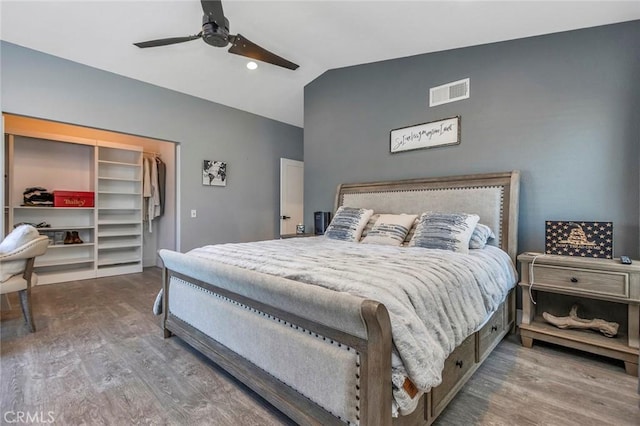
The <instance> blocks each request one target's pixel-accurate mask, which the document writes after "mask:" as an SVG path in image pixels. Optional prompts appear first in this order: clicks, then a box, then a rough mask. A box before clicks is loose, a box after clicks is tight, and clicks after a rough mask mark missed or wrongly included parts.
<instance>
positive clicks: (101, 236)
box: [98, 231, 142, 238]
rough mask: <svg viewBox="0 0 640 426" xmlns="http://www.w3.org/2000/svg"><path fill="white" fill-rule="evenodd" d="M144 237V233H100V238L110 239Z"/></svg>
mask: <svg viewBox="0 0 640 426" xmlns="http://www.w3.org/2000/svg"><path fill="white" fill-rule="evenodd" d="M140 235H142V232H136V233H133V232H125V231H122V232H98V238H109V237H139V236H140Z"/></svg>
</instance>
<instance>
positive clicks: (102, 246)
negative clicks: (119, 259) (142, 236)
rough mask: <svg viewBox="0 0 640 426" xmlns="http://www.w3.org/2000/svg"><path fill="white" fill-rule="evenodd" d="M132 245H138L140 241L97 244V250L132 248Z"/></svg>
mask: <svg viewBox="0 0 640 426" xmlns="http://www.w3.org/2000/svg"><path fill="white" fill-rule="evenodd" d="M134 247H140V243H139V242H131V243H110V244H98V250H116V249H122V248H134Z"/></svg>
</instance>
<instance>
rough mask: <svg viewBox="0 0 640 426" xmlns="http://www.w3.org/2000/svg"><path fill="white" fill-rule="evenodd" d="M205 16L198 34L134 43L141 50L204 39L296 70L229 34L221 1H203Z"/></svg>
mask: <svg viewBox="0 0 640 426" xmlns="http://www.w3.org/2000/svg"><path fill="white" fill-rule="evenodd" d="M201 3H202V10H203V11H204V16H203V17H202V31H200V32H199V33H198V34H195V35H190V36H186V37H171V38H163V39H159V40H150V41H143V42H140V43H133V44H134V45H136V46H138V47H140V48H146V47H157V46H166V45H169V44H176V43H184V42H185V41H191V40H196V39H199V38H201V39H203V40H204V41H205V43H207V44H210V45H211V46H215V47H225V46H227V45H228V44H229V43H231V47H230V48H229V50H228V52H229V53H234V54H236V55H240V56H245V57H247V58H251V59H256V60H258V61H262V62H267V63H269V64H273V65H277V66H279V67H283V68H288V69H290V70H295V69H297V68H298V65H297V64H294V63H293V62H290V61H287V60H286V59H284V58H282V57H280V56H278V55H276V54H274V53H271V52H269V51H268V50H266V49H264V48H262V47H260V46H258V45H257V44H255V43H253V42H251V41H250V40H248V39H247V38H246V37H244V36H243V35H241V34H237V35H233V34H229V20H228V19H227V18H225V16H224V12H223V11H222V2H221V0H201Z"/></svg>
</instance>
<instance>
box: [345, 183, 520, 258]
mask: <svg viewBox="0 0 640 426" xmlns="http://www.w3.org/2000/svg"><path fill="white" fill-rule="evenodd" d="M519 190H520V173H519V172H518V171H512V172H505V173H488V174H477V175H462V176H448V177H442V178H424V179H409V180H399V181H388V182H371V183H352V184H342V185H339V186H338V191H337V194H336V209H337V208H338V207H339V206H347V207H361V208H367V209H373V211H374V212H375V213H395V214H398V213H418V214H419V213H422V212H425V211H438V212H463V213H475V214H477V215H479V216H480V223H483V224H485V225H487V226H489V227H491V229H492V230H493V231H494V233H495V234H496V239H495V240H494V243H493V244H494V245H496V246H498V247H500V248H502V249H503V250H504V251H506V252H507V253H508V254H509V256H511V258H512V259H514V261H515V256H516V254H517V243H518V198H519Z"/></svg>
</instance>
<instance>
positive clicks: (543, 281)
mask: <svg viewBox="0 0 640 426" xmlns="http://www.w3.org/2000/svg"><path fill="white" fill-rule="evenodd" d="M530 280H532V281H533V288H534V289H535V288H536V287H555V288H560V289H567V290H573V291H579V292H581V293H592V294H594V295H607V296H616V297H624V298H628V297H629V276H628V274H625V273H622V272H605V271H596V270H590V269H576V268H564V267H560V266H547V265H534V266H533V277H530Z"/></svg>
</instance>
